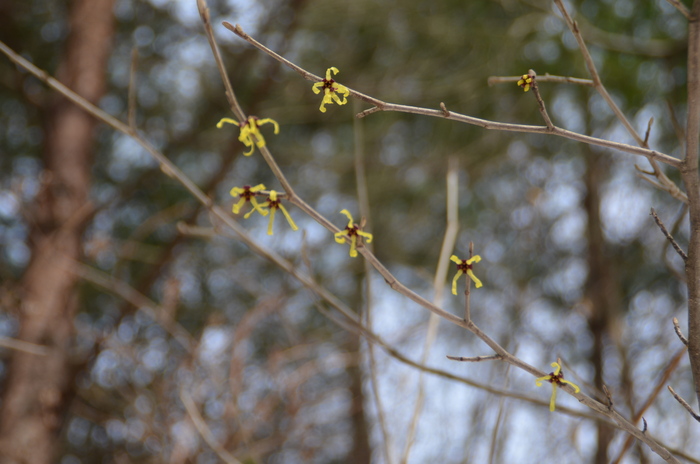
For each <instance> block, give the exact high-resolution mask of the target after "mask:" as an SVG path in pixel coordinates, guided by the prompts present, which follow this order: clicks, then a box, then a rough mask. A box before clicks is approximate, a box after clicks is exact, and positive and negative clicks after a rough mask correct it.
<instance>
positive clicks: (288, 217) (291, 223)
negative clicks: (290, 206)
mask: <svg viewBox="0 0 700 464" xmlns="http://www.w3.org/2000/svg"><path fill="white" fill-rule="evenodd" d="M279 209H280V210H281V211H282V214H284V217H285V218H287V222H288V223H289V226H290V227H291V228H292V230H299V228H298V227H297V225H296V224H294V220H292V217H291V216H290V215H289V213H288V212H287V208H285V207H284V205H279Z"/></svg>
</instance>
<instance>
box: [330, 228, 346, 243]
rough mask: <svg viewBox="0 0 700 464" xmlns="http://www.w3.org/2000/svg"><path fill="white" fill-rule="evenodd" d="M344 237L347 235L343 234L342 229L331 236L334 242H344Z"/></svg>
mask: <svg viewBox="0 0 700 464" xmlns="http://www.w3.org/2000/svg"><path fill="white" fill-rule="evenodd" d="M345 237H347V235H345V231H344V230H341V231H340V232H336V233H335V234H333V238H334V239H335V242H336V243H345Z"/></svg>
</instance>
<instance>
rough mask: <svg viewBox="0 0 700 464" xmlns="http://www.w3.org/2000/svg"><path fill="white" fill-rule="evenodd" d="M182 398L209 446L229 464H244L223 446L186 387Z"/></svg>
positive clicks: (182, 392)
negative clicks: (186, 390)
mask: <svg viewBox="0 0 700 464" xmlns="http://www.w3.org/2000/svg"><path fill="white" fill-rule="evenodd" d="M180 399H181V400H182V404H183V405H184V406H185V409H186V410H187V414H188V415H189V416H190V419H191V420H192V423H193V424H194V426H195V427H196V429H197V432H199V435H200V436H201V437H202V438H203V439H204V441H206V442H207V444H208V445H209V447H210V448H211V449H212V450H213V451H214V452H215V453H216V454H217V455H218V456H219V457H220V458H221V460H223V461H224V462H225V463H227V464H242V463H241V461H239V460H238V459H236V458H235V457H233V455H231V453H229V452H228V451H226V449H225V448H224V447H223V446H221V444H220V443H219V442H218V440H217V439H216V437H215V436H214V434H213V433H212V431H211V429H210V428H209V426H208V425H207V423H206V421H205V420H204V418H203V417H202V415H201V414H200V412H199V410H198V409H197V405H196V404H194V401H193V400H192V398H191V397H190V395H189V394H188V393H187V392H185V390H184V389H183V390H180Z"/></svg>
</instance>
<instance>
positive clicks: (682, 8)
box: [666, 0, 690, 19]
mask: <svg viewBox="0 0 700 464" xmlns="http://www.w3.org/2000/svg"><path fill="white" fill-rule="evenodd" d="M666 1H667V2H668V3H670V4H671V5H673V6H674V7H676V9H677V10H678V11H680V12H681V13H682V14H683V16H685V17H686V18H687V19H690V10H689V9H688V7H687V6H685V5H683V4H682V3H681V2H680V0H666Z"/></svg>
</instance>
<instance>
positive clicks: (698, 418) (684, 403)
mask: <svg viewBox="0 0 700 464" xmlns="http://www.w3.org/2000/svg"><path fill="white" fill-rule="evenodd" d="M668 391H670V392H671V394H672V395H673V397H674V398H675V399H676V401H678V402H679V403H680V404H681V406H683V407H684V408H685V410H686V411H688V412H689V413H690V415H691V416H693V419H695V420H696V421H698V422H700V414H698V413H696V412H695V411H693V408H692V407H691V406H690V405H689V404H688V402H687V401H686V400H684V399H683V398H681V396H680V395H679V394H678V393H676V392H675V391H674V390H673V387H672V386H670V385H669V386H668Z"/></svg>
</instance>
